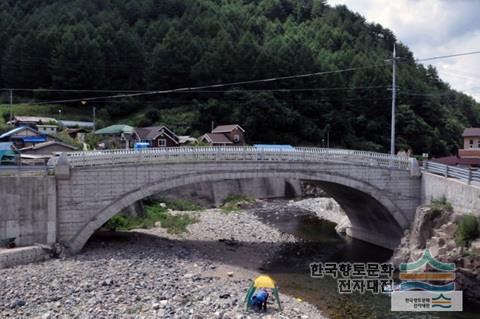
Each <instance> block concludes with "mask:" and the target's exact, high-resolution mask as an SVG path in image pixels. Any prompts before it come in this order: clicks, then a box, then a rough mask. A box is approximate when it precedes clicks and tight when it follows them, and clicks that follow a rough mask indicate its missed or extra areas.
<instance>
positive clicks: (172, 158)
mask: <svg viewBox="0 0 480 319" xmlns="http://www.w3.org/2000/svg"><path fill="white" fill-rule="evenodd" d="M67 157H68V162H69V164H70V166H71V167H94V166H116V165H131V164H153V163H164V162H204V161H279V162H294V161H295V162H297V161H302V162H326V161H328V162H341V163H350V164H358V165H365V166H375V167H384V168H391V169H400V170H410V171H411V172H412V175H418V174H417V173H415V172H414V171H415V169H416V168H417V167H418V166H417V165H416V160H415V159H412V158H407V157H400V156H396V155H390V154H383V153H375V152H368V151H358V150H346V149H332V148H315V147H296V148H293V149H286V150H284V149H268V148H254V147H235V146H228V147H179V148H149V149H142V150H107V151H90V152H72V153H68V154H67ZM51 164H55V163H51Z"/></svg>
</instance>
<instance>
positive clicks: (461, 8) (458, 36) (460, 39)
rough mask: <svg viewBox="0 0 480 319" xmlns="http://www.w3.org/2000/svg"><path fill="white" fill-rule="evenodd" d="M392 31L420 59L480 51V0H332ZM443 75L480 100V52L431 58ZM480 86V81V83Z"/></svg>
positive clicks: (459, 88) (331, 2)
mask: <svg viewBox="0 0 480 319" xmlns="http://www.w3.org/2000/svg"><path fill="white" fill-rule="evenodd" d="M328 3H329V4H330V5H332V6H333V5H337V4H344V5H346V6H347V7H348V8H349V9H351V10H353V11H355V12H358V13H360V14H361V15H362V16H364V17H365V18H366V19H367V21H369V22H375V23H379V24H381V25H382V26H383V27H386V28H388V29H390V30H392V31H393V32H394V33H395V35H396V37H397V40H399V41H400V42H402V43H405V44H406V45H407V46H408V47H409V48H410V49H411V50H412V51H413V53H414V55H415V57H416V58H428V57H432V56H440V55H448V54H454V53H461V52H468V51H480V19H478V13H479V12H480V1H474V0H471V1H469V0H456V1H449V0H397V1H391V0H329V1H328ZM428 63H431V64H432V65H434V66H435V67H437V69H438V71H439V74H440V75H441V78H442V79H443V80H444V81H446V82H448V83H450V85H451V86H452V87H453V88H454V89H457V90H460V91H463V92H465V93H467V94H470V95H472V96H473V97H475V98H476V99H477V100H479V101H480V88H474V89H472V88H473V87H475V85H476V83H478V81H480V55H472V56H463V57H456V58H449V59H442V60H436V61H429V62H428ZM477 86H479V87H480V83H479V84H477Z"/></svg>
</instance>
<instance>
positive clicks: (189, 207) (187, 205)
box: [166, 199, 203, 211]
mask: <svg viewBox="0 0 480 319" xmlns="http://www.w3.org/2000/svg"><path fill="white" fill-rule="evenodd" d="M166 204H167V207H168V208H170V209H173V210H181V211H200V210H203V207H202V206H200V205H198V204H195V203H193V202H191V201H188V200H185V199H176V200H173V201H166Z"/></svg>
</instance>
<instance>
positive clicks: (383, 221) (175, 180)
mask: <svg viewBox="0 0 480 319" xmlns="http://www.w3.org/2000/svg"><path fill="white" fill-rule="evenodd" d="M269 177H276V178H288V179H299V180H308V181H313V182H315V183H318V184H319V185H320V186H321V187H322V188H323V189H325V190H326V191H327V193H329V195H330V196H332V197H333V198H334V199H335V200H336V201H337V202H338V203H339V204H340V206H341V207H342V208H343V209H344V210H345V212H346V214H347V216H348V217H349V219H350V221H351V223H352V229H355V230H357V233H358V234H367V235H366V236H364V235H362V236H360V235H356V237H357V238H359V237H360V238H359V239H364V240H366V241H370V242H372V243H375V244H377V245H380V246H384V247H388V248H393V247H394V246H395V245H396V243H397V241H399V240H400V238H401V235H402V233H403V229H404V228H406V227H407V226H408V225H409V220H408V217H407V216H406V214H405V213H404V212H403V211H402V210H401V209H400V208H399V207H398V206H397V204H396V203H395V200H394V199H393V198H391V196H389V193H388V192H385V190H384V189H379V188H378V187H376V186H375V185H372V184H371V183H368V182H365V181H363V180H360V179H357V178H354V177H352V176H348V175H342V174H341V173H332V172H316V171H303V170H302V171H298V170H288V171H287V170H278V169H274V170H265V171H258V170H255V171H240V172H238V171H236V172H221V171H217V172H205V173H194V174H179V175H177V176H175V177H171V178H168V179H162V180H157V181H153V182H150V183H148V184H145V185H143V186H142V187H140V188H137V189H134V190H132V191H130V192H128V193H125V194H123V195H122V196H119V197H118V198H117V199H115V200H113V201H112V202H111V203H109V204H107V205H106V206H105V207H103V208H102V209H100V210H99V211H98V212H97V213H96V214H94V215H93V217H92V218H91V219H90V220H89V221H88V222H87V223H86V224H85V225H84V226H83V227H81V228H80V230H79V231H78V232H77V233H76V234H75V235H74V236H73V237H72V238H71V239H70V240H69V241H68V242H64V243H63V244H65V245H66V247H67V248H68V249H69V250H70V251H71V252H73V253H76V252H78V251H80V250H81V249H82V248H83V246H84V245H85V243H86V242H87V241H88V239H89V238H90V237H91V236H92V235H93V233H94V232H95V231H96V230H98V229H99V228H100V227H101V226H102V225H103V224H105V223H106V222H107V221H108V220H109V219H110V218H112V217H113V216H114V215H116V214H117V213H118V212H120V211H121V210H122V209H124V208H126V207H128V206H130V205H132V204H134V203H135V202H137V201H139V200H142V199H144V198H147V197H150V196H152V195H154V194H158V193H161V192H163V191H166V190H168V189H172V188H177V187H181V186H185V185H189V184H194V183H201V182H214V181H220V180H232V179H244V178H269ZM358 231H360V232H358ZM369 236H371V237H372V238H374V239H373V240H369V239H368V238H369ZM354 237H355V235H354ZM392 239H393V242H394V244H389V245H382V242H383V241H384V240H388V241H391V240H392ZM390 246H392V247H390Z"/></svg>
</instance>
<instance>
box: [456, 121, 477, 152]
mask: <svg viewBox="0 0 480 319" xmlns="http://www.w3.org/2000/svg"><path fill="white" fill-rule="evenodd" d="M462 137H463V150H458V155H459V156H460V157H463V158H472V157H473V158H479V159H480V128H478V127H471V128H466V129H465V130H464V131H463V134H462Z"/></svg>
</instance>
